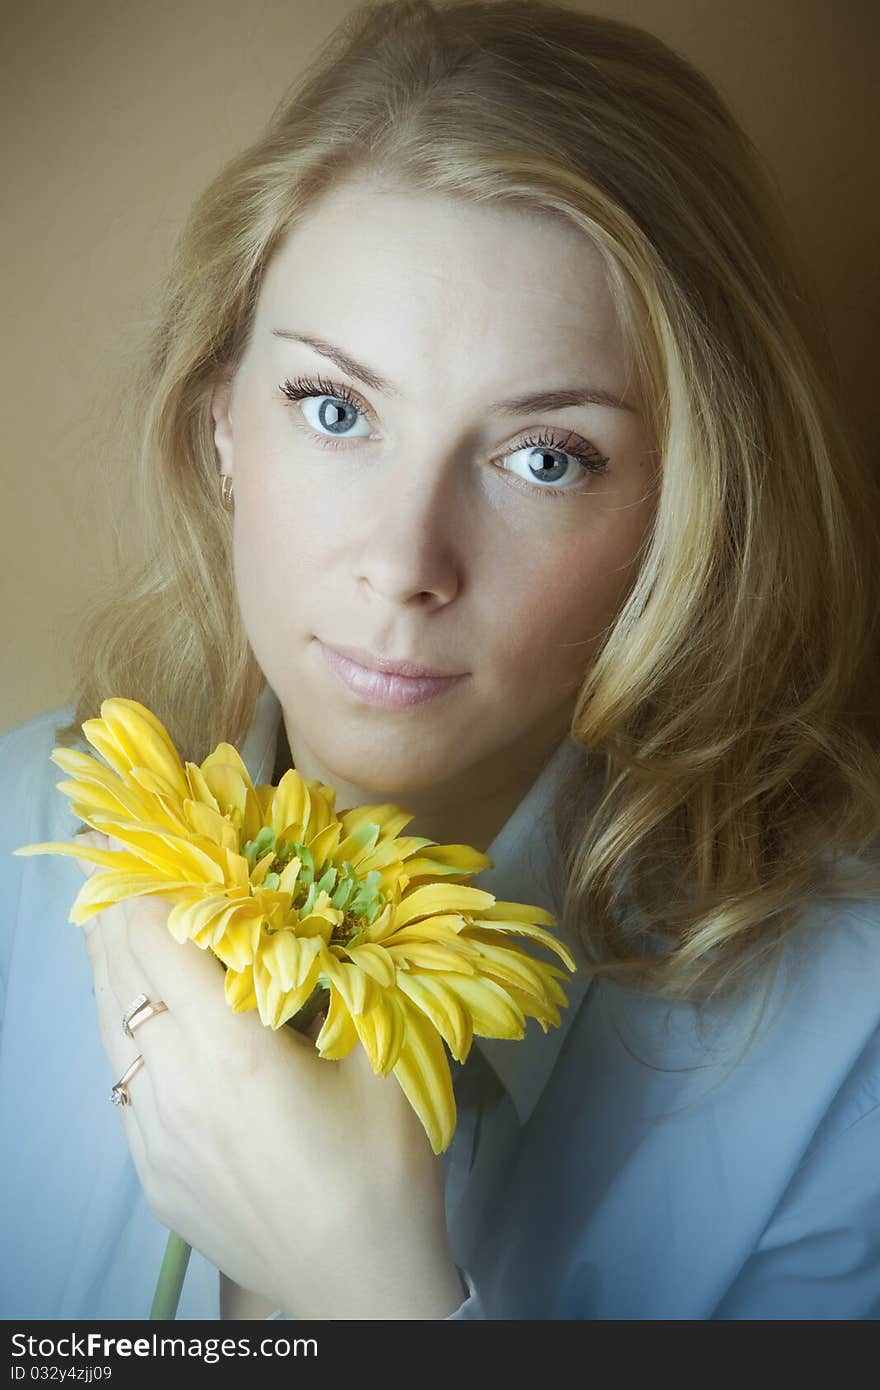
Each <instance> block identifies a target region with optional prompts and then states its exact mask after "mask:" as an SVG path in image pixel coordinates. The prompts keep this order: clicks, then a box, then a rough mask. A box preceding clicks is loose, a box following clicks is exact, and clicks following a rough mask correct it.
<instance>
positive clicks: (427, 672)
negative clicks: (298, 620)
mask: <svg viewBox="0 0 880 1390" xmlns="http://www.w3.org/2000/svg"><path fill="white" fill-rule="evenodd" d="M321 645H322V646H323V647H326V648H327V650H328V651H331V652H336V654H337V655H338V656H344V657H346V658H347V659H348V660H349V661H353V662H354V663H355V665H356V666H362V667H364V668H365V669H366V670H367V671H384V672H385V674H386V675H389V676H426V677H428V678H429V679H431V680H452V679H454V678H455V677H456V676H460V675H463V674H464V672H462V671H437V670H435V669H434V668H433V667H432V666H417V665H416V663H415V662H414V661H392V659H391V658H390V657H384V656H374V655H373V653H372V652H368V651H367V650H366V648H364V647H341V646H332V647H331V646H330V645H329V643H327V642H322V643H321Z"/></svg>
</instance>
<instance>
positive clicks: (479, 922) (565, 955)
mask: <svg viewBox="0 0 880 1390" xmlns="http://www.w3.org/2000/svg"><path fill="white" fill-rule="evenodd" d="M474 925H475V926H476V927H478V928H481V929H484V930H486V931H493V932H501V933H515V934H516V935H518V936H525V937H528V938H529V939H530V940H532V941H540V942H541V944H542V945H543V946H548V947H549V948H550V950H551V951H555V952H556V954H557V956H559V958H560V960H563V961H565V964H566V965H567V966H568V968H569V970H576V969H577V963H576V961H575V959H574V956H573V955H572V954H571V951H570V950H569V949H568V947H567V946H566V945H564V944H563V942H561V941H560V940H559V939H558V938H557V937H555V936H554V935H553V934H552V932H549V931H545V930H544V928H543V927H533V926H531V925H530V924H529V923H528V922H525V921H521V922H517V921H512V922H495V921H486V920H485V918H484V916H480V917H478V918H475V919H474Z"/></svg>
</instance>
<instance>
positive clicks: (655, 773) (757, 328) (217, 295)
mask: <svg viewBox="0 0 880 1390" xmlns="http://www.w3.org/2000/svg"><path fill="white" fill-rule="evenodd" d="M365 171H366V172H367V173H368V174H373V173H375V176H376V178H377V179H380V180H385V181H386V182H393V183H395V184H396V185H398V186H401V187H407V188H410V189H418V190H430V191H431V192H442V193H445V194H447V195H448V196H449V197H452V198H460V199H465V200H468V201H472V202H477V203H493V204H501V205H504V204H507V205H510V206H515V207H526V208H529V209H532V210H534V209H541V210H543V212H544V213H546V214H547V215H548V216H551V217H553V216H556V217H561V218H564V219H565V220H566V222H567V223H568V224H569V225H570V224H572V223H573V224H574V225H576V226H577V227H579V228H580V229H581V230H582V231H583V234H584V236H585V237H588V238H589V239H590V241H591V243H592V244H593V246H594V247H596V248H597V249H598V250H599V252H600V253H601V255H602V257H603V259H604V264H605V266H606V268H607V275H608V283H609V286H610V288H611V291H612V294H613V296H614V301H615V305H616V308H617V312H618V313H619V316H620V321H621V325H622V327H623V329H624V332H625V334H626V337H627V341H628V343H629V344H630V349H631V352H632V359H633V362H634V364H635V369H636V374H637V378H638V379H637V381H636V382H635V383H634V384H635V385H636V386H637V389H638V392H639V395H640V397H641V403H642V405H643V408H644V410H645V412H646V416H645V418H646V420H647V421H648V424H649V430H650V433H651V434H652V436H653V440H652V442H653V443H654V444H655V446H656V449H657V452H658V457H659V459H660V463H661V467H660V478H659V483H658V490H659V491H658V504H657V510H656V516H655V519H654V523H653V526H652V529H651V534H650V537H649V540H648V542H647V543H646V545H645V546H644V548H643V553H642V555H641V558H640V565H639V567H638V573H637V577H636V579H635V580H634V582H633V585H632V588H631V590H630V592H629V594H628V596H627V598H626V600H625V602H624V603H623V604H622V606H621V607H620V610H619V612H618V613H617V615H616V618H615V621H614V622H613V623H612V624H611V625H610V626H609V629H608V631H607V635H606V637H605V640H604V644H603V645H602V647H601V650H600V651H599V654H598V656H597V657H596V658H595V660H594V661H593V664H592V665H591V666H590V669H589V670H586V671H585V672H584V677H583V684H582V687H581V689H580V692H579V696H578V699H577V704H576V707H575V710H574V714H573V719H572V725H571V733H572V736H573V738H574V739H575V740H576V742H577V744H578V745H579V746H580V747H581V748H582V749H583V750H584V760H583V767H582V768H579V769H576V771H577V772H578V776H577V777H575V778H574V780H573V781H572V782H571V783H569V784H567V785H565V786H562V787H560V789H559V794H558V799H557V805H556V811H557V828H558V831H559V835H560V842H561V844H562V847H563V860H564V875H565V877H564V891H563V897H564V902H563V906H562V922H563V924H564V925H565V926H567V927H568V928H570V929H572V930H574V931H576V932H577V933H578V934H579V936H580V940H581V941H582V943H583V946H584V948H585V952H586V955H587V958H588V960H589V962H590V965H589V969H590V970H591V971H592V972H593V973H594V974H595V975H597V976H603V977H606V978H608V979H610V980H612V981H614V982H616V983H618V984H621V985H624V986H626V987H627V988H630V989H634V990H635V991H637V992H641V993H646V994H650V995H653V996H656V997H659V998H665V999H668V1000H692V1001H697V1000H705V999H709V998H712V997H715V996H719V995H725V994H727V993H729V992H730V991H731V990H732V989H734V988H735V987H738V986H739V985H741V984H744V982H745V981H746V980H747V979H750V978H751V977H752V975H753V974H754V972H755V971H756V970H757V969H758V968H759V967H760V966H761V965H767V964H769V965H771V966H772V965H773V963H774V962H775V960H776V959H777V957H778V952H779V947H780V946H781V944H782V942H783V940H784V938H785V937H786V936H787V934H788V932H789V931H790V930H791V929H792V928H793V927H794V926H795V925H796V923H797V922H798V921H799V919H800V918H801V915H802V913H803V910H804V908H805V906H806V905H807V904H808V903H809V902H811V901H812V900H814V899H817V898H823V897H830V898H840V897H849V898H865V897H868V896H872V897H873V896H874V895H876V894H878V893H880V873H878V869H880V864H878V856H880V738H878V722H880V715H878V702H877V690H878V688H880V686H878V680H877V675H878V659H877V656H878V632H877V606H878V605H877V588H876V584H877V576H878V574H880V523H878V516H880V497H878V487H877V480H876V479H875V477H874V475H873V472H872V470H871V468H870V467H869V465H868V461H867V459H866V458H865V457H864V455H863V451H861V450H860V447H859V446H858V444H857V443H856V441H855V437H854V436H853V434H852V433H851V432H850V431H849V430H848V429H847V427H846V424H845V421H844V419H843V418H842V411H841V406H840V391H839V383H838V378H837V375H836V368H835V364H834V361H833V357H832V353H831V349H830V347H829V343H828V335H827V330H826V328H825V326H824V322H823V319H822V315H821V312H820V310H819V308H818V306H817V304H816V302H815V300H814V299H813V298H812V297H811V291H810V290H809V289H808V283H809V282H808V277H807V276H806V274H805V273H804V271H803V268H802V267H801V266H800V264H799V262H798V258H797V254H796V251H795V249H794V246H793V240H792V237H791V234H790V231H789V229H788V227H787V224H786V222H785V219H784V217H783V216H782V214H781V212H780V210H779V206H778V199H777V196H776V193H775V190H774V187H773V180H772V177H771V176H770V175H769V173H768V171H767V169H766V168H765V166H764V164H763V161H762V159H761V157H760V155H759V154H758V152H757V151H756V149H755V147H754V146H753V145H752V144H751V142H750V141H749V139H748V138H747V136H746V135H745V133H744V132H743V130H742V129H741V128H740V126H739V125H738V124H737V122H736V120H735V119H734V117H733V116H732V114H731V113H730V111H729V110H728V108H727V107H726V105H725V104H724V102H723V101H722V99H721V97H720V96H719V94H718V93H717V92H716V91H715V89H714V88H713V86H712V85H711V83H710V82H709V81H708V80H707V78H706V77H705V76H703V75H702V74H701V73H700V72H699V71H697V70H696V69H695V68H694V67H692V66H691V65H690V64H689V63H688V62H687V61H686V60H685V59H684V58H682V57H681V56H679V55H678V54H677V53H676V52H674V51H673V50H672V49H670V48H669V47H668V46H667V45H666V44H665V43H663V42H662V41H661V40H660V39H659V38H657V37H655V36H654V35H652V34H650V33H647V32H645V31H644V30H642V29H639V28H636V27H633V26H632V25H629V24H625V23H621V22H617V21H614V20H611V19H606V18H604V17H598V16H595V15H591V14H584V13H581V12H579V11H576V10H569V9H566V8H564V7H562V6H560V5H554V4H541V3H532V2H531V0H527V2H526V0H491V2H490V3H480V2H479V0H476V2H475V3H454V4H435V3H431V2H430V0H387V2H386V3H378V4H366V5H361V6H359V7H358V8H357V9H355V10H354V11H353V12H352V13H351V14H350V15H349V16H347V18H346V19H345V20H344V21H343V22H342V24H341V25H340V26H338V27H337V28H336V29H335V30H334V31H333V33H331V34H330V36H329V37H328V38H327V39H326V41H325V42H324V43H323V45H322V46H321V47H320V48H319V50H318V51H317V54H316V56H315V57H314V59H313V61H312V62H311V63H310V65H309V66H308V68H307V69H306V71H305V73H304V76H303V77H302V80H301V81H298V82H297V83H296V84H295V85H294V87H293V88H292V89H291V90H290V91H288V92H287V93H286V94H285V96H284V98H283V100H282V101H281V103H280V104H279V105H278V107H277V108H276V110H275V112H274V114H273V116H272V117H271V119H270V121H269V123H268V125H267V126H266V128H265V130H264V132H263V133H262V134H261V135H260V136H259V138H258V139H256V140H255V141H254V143H253V144H251V145H250V146H249V147H248V148H246V149H245V150H244V151H243V152H242V153H240V154H238V155H237V156H235V157H234V158H233V159H232V160H231V161H230V162H228V163H227V164H226V165H225V167H223V168H222V170H221V171H220V173H219V174H218V175H217V176H216V177H215V178H214V179H213V180H212V182H211V183H210V184H209V185H208V187H207V188H206V190H205V191H204V192H203V193H202V195H201V196H200V197H199V199H198V201H197V202H196V203H195V205H194V207H193V209H192V212H191V215H190V217H189V219H188V221H187V223H186V225H185V227H184V229H183V231H182V234H181V235H180V237H179V240H178V242H177V245H176V248H175V253H174V255H173V257H172V259H171V262H170V268H169V270H168V272H167V276H166V279H165V282H164V285H163V287H162V293H161V296H160V298H159V300H158V302H157V304H156V308H155V313H154V315H153V317H152V320H151V321H150V322H149V323H148V324H147V329H146V332H145V333H144V334H143V342H142V346H141V348H140V350H139V358H138V362H139V366H138V371H137V375H136V379H135V384H134V387H133V389H132V390H131V391H130V393H129V398H128V401H127V405H126V410H125V414H124V417H123V420H122V421H121V423H120V428H121V429H122V437H121V440H120V442H119V444H118V446H117V450H116V454H115V457H111V458H110V463H111V466H112V469H113V476H112V477H111V476H109V473H108V477H107V486H108V487H110V488H111V489H113V488H118V485H119V479H120V474H121V475H122V476H123V477H129V478H130V479H131V496H130V497H129V498H128V499H126V502H125V510H124V513H122V514H120V516H119V519H118V521H116V522H115V530H116V535H117V548H118V557H117V562H118V564H119V567H120V578H119V580H118V581H117V582H116V583H115V584H114V586H113V592H112V594H111V595H110V596H109V597H107V596H104V597H102V598H101V599H100V600H98V601H96V602H94V603H93V604H92V605H91V607H90V608H89V609H88V610H87V611H86V612H85V614H84V615H83V621H82V628H81V632H80V639H79V642H78V650H79V653H80V657H79V668H78V670H77V672H76V679H77V686H78V688H77V704H76V713H75V717H74V719H73V721H72V722H71V723H69V724H66V725H64V726H62V727H60V728H59V729H58V731H57V738H58V741H59V742H61V743H67V744H73V743H75V742H81V741H82V734H81V725H82V723H83V722H84V720H86V719H88V718H92V717H95V716H96V715H97V714H98V713H99V710H100V703H101V700H102V699H104V698H106V697H107V696H109V695H125V696H128V697H130V698H133V699H137V700H140V701H142V702H143V703H144V704H146V705H148V706H149V707H150V708H151V709H152V710H154V711H155V712H156V714H157V715H158V716H159V718H160V719H161V720H162V721H163V723H164V724H165V725H166V727H167V728H168V730H169V732H170V734H171V736H172V738H173V739H174V741H175V743H176V745H177V747H178V749H179V751H180V752H181V755H182V756H183V757H185V758H189V759H192V760H193V761H197V762H198V761H201V760H202V759H203V758H204V757H205V756H206V755H207V753H208V752H209V751H210V750H211V749H212V748H213V747H214V746H215V745H216V743H217V742H219V741H221V740H224V739H225V740H227V741H230V742H233V743H240V742H241V740H242V739H243V738H244V735H245V733H246V732H247V730H248V728H249V726H250V724H251V722H252V718H253V715H254V710H255V703H256V700H257V697H258V696H259V694H260V692H261V690H262V688H263V685H264V680H265V677H264V676H263V673H262V671H261V670H260V668H259V667H258V665H257V662H256V659H255V657H254V655H253V652H252V651H251V648H250V645H249V643H248V640H247V636H246V634H245V631H244V629H243V626H242V622H241V618H240V614H239V610H238V605H237V600H236V595H235V589H234V578H233V573H234V571H233V556H232V544H231V540H232V530H231V522H230V515H229V513H228V511H226V510H225V509H224V508H223V507H222V506H221V504H220V502H219V500H218V466H217V459H216V453H215V448H214V443H213V422H212V417H211V409H210V400H211V392H212V389H213V387H214V386H215V384H217V382H218V381H220V380H221V379H222V377H223V376H224V374H228V373H229V372H230V371H234V369H235V367H236V366H237V364H238V363H239V361H240V360H241V357H242V354H243V352H244V350H245V348H246V345H247V343H248V336H249V333H250V332H251V326H252V320H253V316H254V309H255V305H256V300H257V295H258V292H259V287H260V283H261V277H262V275H263V273H264V271H265V269H266V267H267V265H268V263H269V261H270V260H271V257H272V255H273V251H274V250H275V248H277V247H278V245H279V242H280V241H281V239H282V238H283V237H284V236H285V234H286V233H287V232H289V231H290V230H291V229H293V228H295V227H296V226H297V225H298V224H299V223H300V222H302V220H303V219H305V218H307V217H308V215H309V210H310V208H313V207H314V206H315V204H316V202H317V200H318V199H320V198H321V196H322V195H323V194H324V193H326V192H327V190H328V189H330V188H332V187H334V186H336V185H337V184H338V183H339V182H340V181H342V180H344V179H345V178H346V176H347V175H351V174H353V173H357V174H359V175H362V174H363V173H364V172H365ZM132 470H133V472H132ZM133 519H134V520H135V521H136V525H137V528H139V530H140V532H141V537H140V539H141V548H142V554H141V555H140V556H139V558H137V559H135V558H134V557H133V554H132V553H131V552H130V548H129V544H128V541H127V539H124V538H126V537H127V536H130V535H131V531H132V520H133ZM597 765H598V766H600V767H601V769H602V778H601V795H600V797H599V798H598V800H597V801H591V802H590V805H589V808H588V814H586V815H584V814H581V811H583V810H584V809H585V808H586V798H585V797H584V789H585V786H586V784H587V780H588V775H592V774H593V773H594V772H595V769H596V766H597ZM627 904H628V908H627V910H626V911H625V910H624V907H625V905H627Z"/></svg>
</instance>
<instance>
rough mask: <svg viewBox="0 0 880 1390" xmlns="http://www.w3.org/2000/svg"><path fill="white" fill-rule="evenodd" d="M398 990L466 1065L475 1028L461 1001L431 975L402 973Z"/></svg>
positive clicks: (454, 1054)
mask: <svg viewBox="0 0 880 1390" xmlns="http://www.w3.org/2000/svg"><path fill="white" fill-rule="evenodd" d="M398 987H399V988H400V989H401V990H402V991H403V993H404V994H405V995H406V996H407V998H408V999H409V1000H411V1002H412V1003H413V1004H414V1005H415V1006H416V1007H417V1008H419V1009H421V1011H422V1013H423V1014H426V1015H427V1016H428V1018H429V1019H430V1020H431V1022H432V1023H433V1025H434V1027H435V1028H436V1029H437V1032H438V1033H439V1034H440V1035H441V1037H442V1038H443V1039H444V1040H445V1041H446V1044H447V1046H448V1047H449V1051H450V1052H451V1053H452V1055H453V1057H455V1058H456V1059H457V1060H458V1061H459V1062H463V1061H464V1059H465V1058H466V1057H467V1055H468V1053H469V1052H470V1049H471V1042H472V1040H473V1031H474V1030H473V1025H472V1023H471V1017H470V1014H469V1013H468V1011H467V1009H466V1008H465V1007H464V1005H463V1004H462V1002H461V1000H460V999H459V998H458V997H457V995H455V994H454V993H453V991H452V990H451V989H449V988H448V987H447V986H446V985H445V984H444V983H443V981H442V980H439V979H437V978H435V977H433V976H431V975H419V974H416V973H415V972H406V971H402V972H401V974H400V976H399V984H398Z"/></svg>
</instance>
